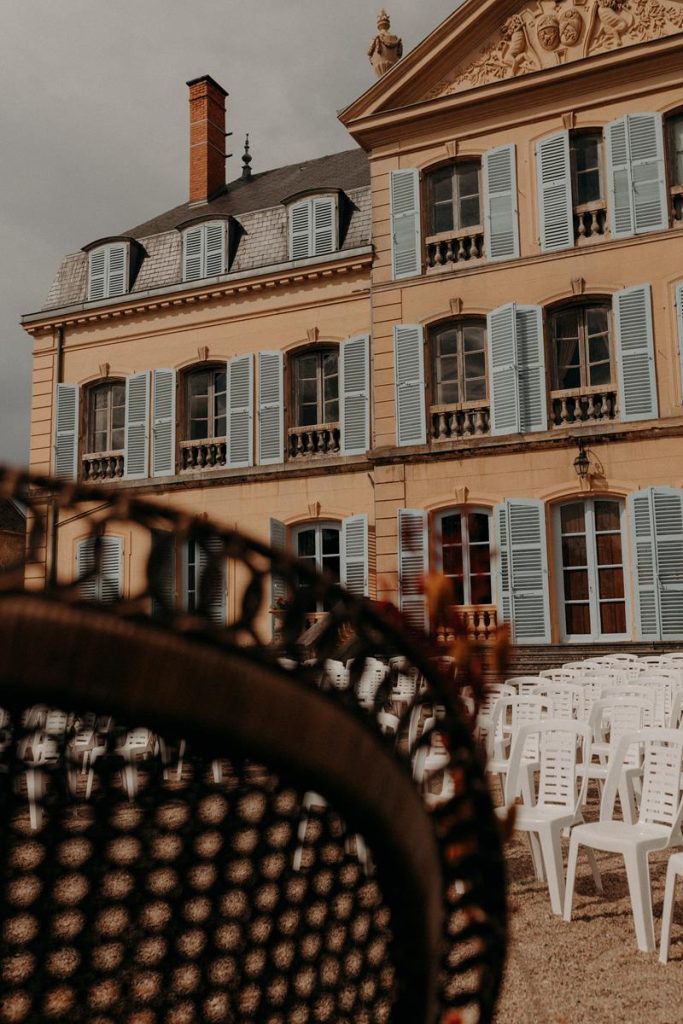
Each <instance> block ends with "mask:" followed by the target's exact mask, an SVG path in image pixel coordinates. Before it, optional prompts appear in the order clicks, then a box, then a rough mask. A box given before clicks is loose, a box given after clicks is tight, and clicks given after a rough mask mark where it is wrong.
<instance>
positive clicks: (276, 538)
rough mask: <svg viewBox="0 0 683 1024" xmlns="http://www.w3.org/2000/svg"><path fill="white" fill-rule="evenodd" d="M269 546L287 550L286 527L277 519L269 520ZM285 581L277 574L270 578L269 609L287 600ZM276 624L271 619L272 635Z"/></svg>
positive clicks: (282, 550)
mask: <svg viewBox="0 0 683 1024" xmlns="http://www.w3.org/2000/svg"><path fill="white" fill-rule="evenodd" d="M270 546H271V548H273V550H274V551H280V552H284V551H286V549H287V527H286V526H285V524H284V523H281V522H280V521H279V519H271V520H270ZM287 596H288V591H287V581H286V579H285V578H284V576H281V575H280V574H279V573H276V572H274V573H271V576H270V607H271V608H279V607H281V605H282V604H283V603H284V602H285V601H286V600H287ZM276 625H277V622H276V620H275V619H273V633H275V631H276V630H275V627H276Z"/></svg>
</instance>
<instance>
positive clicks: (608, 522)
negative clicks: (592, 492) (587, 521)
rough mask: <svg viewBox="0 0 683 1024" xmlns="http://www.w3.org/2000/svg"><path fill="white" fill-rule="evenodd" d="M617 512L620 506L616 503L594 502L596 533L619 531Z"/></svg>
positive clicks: (619, 522)
mask: <svg viewBox="0 0 683 1024" xmlns="http://www.w3.org/2000/svg"><path fill="white" fill-rule="evenodd" d="M619 511H620V506H619V502H618V501H596V502H595V529H596V530H597V531H598V533H600V532H601V531H603V530H620V529H621V520H620V517H619Z"/></svg>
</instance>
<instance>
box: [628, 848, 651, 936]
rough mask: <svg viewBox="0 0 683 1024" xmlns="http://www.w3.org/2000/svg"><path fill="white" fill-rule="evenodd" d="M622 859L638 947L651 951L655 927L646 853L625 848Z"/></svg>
mask: <svg viewBox="0 0 683 1024" xmlns="http://www.w3.org/2000/svg"><path fill="white" fill-rule="evenodd" d="M624 860H625V862H626V877H627V879H628V888H629V894H630V896H631V907H632V909H633V923H634V925H635V929H636V940H637V942H638V949H639V950H640V951H641V952H642V953H651V952H652V951H653V950H654V948H655V928H654V923H653V920H652V896H651V894H650V867H649V864H648V860H647V854H646V853H639V851H638V850H637V849H633V850H627V852H626V853H625V855H624Z"/></svg>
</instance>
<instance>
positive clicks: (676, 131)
mask: <svg viewBox="0 0 683 1024" xmlns="http://www.w3.org/2000/svg"><path fill="white" fill-rule="evenodd" d="M668 124H669V174H670V177H671V184H672V185H674V186H676V185H678V186H683V114H677V115H676V116H675V117H672V118H670V119H669V122H668Z"/></svg>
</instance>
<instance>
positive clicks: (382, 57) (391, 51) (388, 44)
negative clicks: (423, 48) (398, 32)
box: [368, 8, 403, 78]
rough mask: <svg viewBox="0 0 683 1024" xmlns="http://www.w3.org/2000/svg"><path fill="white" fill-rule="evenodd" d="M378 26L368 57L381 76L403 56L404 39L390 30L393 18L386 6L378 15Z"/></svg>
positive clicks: (378, 75) (376, 72) (379, 76)
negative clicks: (391, 18) (390, 16)
mask: <svg viewBox="0 0 683 1024" xmlns="http://www.w3.org/2000/svg"><path fill="white" fill-rule="evenodd" d="M377 28H378V29H379V33H378V34H377V35H376V36H375V38H374V39H373V40H372V42H371V43H370V49H369V50H368V57H369V58H370V63H371V64H372V66H373V68H374V69H375V74H376V75H377V77H378V78H381V77H382V75H384V74H386V72H387V71H388V70H389V68H393V66H394V64H396V63H397V61H399V60H400V59H401V57H402V56H403V41H402V40H401V39H399V38H398V36H394V35H392V34H391V32H390V31H389V29H390V28H391V20H390V18H389V15H388V14H387V12H386V11H385V10H384V8H382V10H381V11H380V12H379V14H378V15H377Z"/></svg>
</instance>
